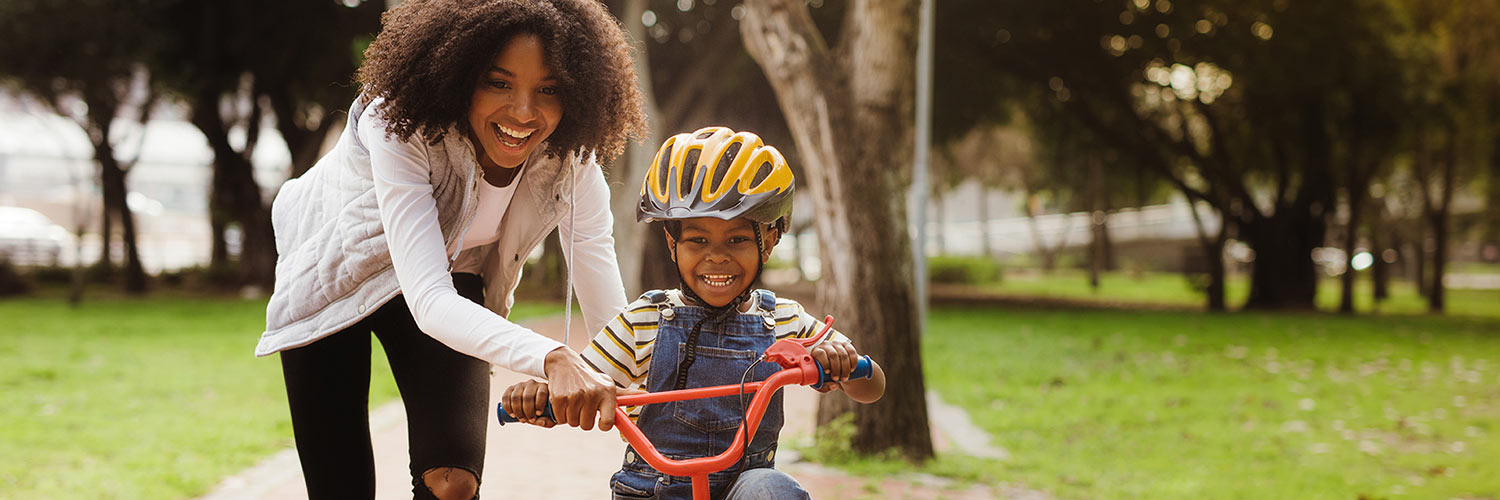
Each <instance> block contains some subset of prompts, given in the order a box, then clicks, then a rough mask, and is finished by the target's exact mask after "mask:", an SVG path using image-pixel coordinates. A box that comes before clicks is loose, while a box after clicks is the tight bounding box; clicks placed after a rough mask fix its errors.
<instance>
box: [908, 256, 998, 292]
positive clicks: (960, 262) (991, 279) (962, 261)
mask: <svg viewBox="0 0 1500 500" xmlns="http://www.w3.org/2000/svg"><path fill="white" fill-rule="evenodd" d="M1001 271H1002V269H1001V267H1000V263H999V262H996V261H995V259H991V258H988V257H960V256H953V255H938V256H933V257H928V258H927V276H928V279H929V280H931V281H932V282H933V283H953V284H967V285H983V284H991V283H999V282H1000V278H1001V277H1002V276H1003V274H1004V273H1003V272H1001Z"/></svg>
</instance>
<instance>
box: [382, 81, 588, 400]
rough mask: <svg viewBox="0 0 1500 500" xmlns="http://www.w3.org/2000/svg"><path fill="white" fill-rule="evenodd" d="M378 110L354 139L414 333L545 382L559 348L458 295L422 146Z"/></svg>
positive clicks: (557, 343)
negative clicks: (365, 152) (362, 149)
mask: <svg viewBox="0 0 1500 500" xmlns="http://www.w3.org/2000/svg"><path fill="white" fill-rule="evenodd" d="M378 104H379V102H377V103H373V104H371V105H370V106H368V107H367V108H366V111H365V113H364V115H363V116H361V117H360V123H359V126H358V130H357V133H358V134H359V139H360V141H361V142H362V143H364V144H365V145H366V147H367V148H368V149H369V151H370V168H371V171H372V174H373V176H374V179H375V197H376V200H377V202H378V204H379V209H380V221H381V224H382V225H383V227H384V229H385V237H386V244H387V246H389V248H390V252H391V262H392V264H393V265H394V266H395V269H396V279H397V280H398V281H399V282H400V284H401V292H402V294H403V295H405V300H406V304H407V307H408V308H409V309H410V310H411V314H412V317H413V318H414V319H415V320H416V322H417V326H418V327H419V328H421V329H422V331H423V332H425V333H426V334H428V335H431V336H432V337H433V338H435V339H437V340H438V341H440V342H442V343H443V344H444V345H447V346H448V347H450V348H452V349H453V350H455V351H458V352H462V353H464V354H468V355H470V356H474V357H476V358H479V359H483V360H485V361H488V362H490V363H493V364H496V365H499V366H501V367H504V368H507V369H510V370H514V371H518V372H521V373H526V374H529V375H534V376H538V377H541V376H545V374H546V369H545V368H544V363H543V360H544V358H545V356H546V355H547V354H548V353H549V352H551V351H553V350H556V349H558V348H560V347H562V344H561V343H559V342H557V341H555V340H552V339H549V338H547V337H543V336H541V335H538V334H536V333H535V332H532V331H531V330H529V329H526V328H524V327H521V326H520V325H517V324H515V323H511V322H510V321H508V320H506V319H505V318H502V317H500V316H499V315H497V314H495V313H493V312H491V311H490V310H488V309H485V308H484V307H483V306H480V305H478V304H475V303H473V302H470V301H469V300H467V299H465V298H463V297H462V296H460V295H459V294H458V291H457V290H456V289H455V288H454V287H453V279H452V276H451V275H450V274H449V271H448V264H449V260H448V253H447V248H446V246H445V245H444V242H443V235H442V231H441V229H440V228H439V226H438V211H437V202H436V200H435V199H434V198H433V192H432V184H431V181H430V167H429V166H428V157H427V148H426V146H425V142H423V141H424V139H423V138H422V137H420V136H413V137H412V138H411V140H409V141H400V140H398V139H396V138H395V137H387V136H386V132H385V122H384V121H383V120H381V119H379V116H378V112H377V111H376V110H377V108H378Z"/></svg>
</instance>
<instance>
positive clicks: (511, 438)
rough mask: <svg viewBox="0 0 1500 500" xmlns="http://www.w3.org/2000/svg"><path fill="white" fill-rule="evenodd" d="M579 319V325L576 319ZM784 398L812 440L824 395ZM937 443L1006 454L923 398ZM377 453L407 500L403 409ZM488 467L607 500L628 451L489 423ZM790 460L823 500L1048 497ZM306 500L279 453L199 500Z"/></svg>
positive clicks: (549, 327) (489, 494)
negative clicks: (871, 475)
mask: <svg viewBox="0 0 1500 500" xmlns="http://www.w3.org/2000/svg"><path fill="white" fill-rule="evenodd" d="M574 319H575V320H576V319H578V318H577V317H575V318H574ZM562 323H563V322H562V319H561V318H560V317H559V318H548V319H541V320H534V321H530V322H524V324H526V325H527V326H528V327H531V328H532V329H534V330H536V331H537V332H540V333H542V334H544V335H548V336H552V337H553V338H557V339H559V340H561V339H562ZM573 327H574V328H575V330H574V332H573V335H572V339H571V342H569V343H570V344H571V345H572V346H573V348H574V349H582V348H583V347H584V346H586V345H587V344H588V340H589V339H588V338H587V336H586V335H583V334H581V333H580V332H579V331H578V330H577V328H578V324H577V323H576V322H575V324H574V325H573ZM522 380H524V377H523V376H521V375H518V374H516V373H512V372H509V371H506V370H502V369H496V370H495V374H494V375H493V379H492V381H491V388H492V393H491V396H490V397H491V401H492V402H491V403H490V405H491V407H493V406H494V401H497V400H498V398H499V396H500V394H501V393H502V392H503V391H504V390H505V388H506V387H508V386H510V385H511V384H514V383H516V382H520V381H522ZM783 390H784V391H786V396H785V398H784V399H785V411H786V424H785V426H784V427H783V430H782V440H783V442H784V443H785V442H787V441H788V440H798V439H801V440H806V439H809V436H811V435H812V432H813V426H814V422H815V413H816V409H817V398H818V397H820V396H821V395H820V394H818V393H817V392H815V391H813V390H812V389H809V388H806V387H801V386H796V387H787V388H785V389H783ZM928 400H929V407H930V409H931V410H932V411H931V412H930V413H931V414H932V420H933V422H932V427H933V439H934V444H935V445H936V446H937V448H938V450H939V451H940V452H942V451H948V450H952V451H955V452H962V453H969V454H974V455H980V456H988V457H991V458H1001V459H1003V458H1004V457H1005V452H1004V451H1003V450H999V449H996V448H993V447H990V446H989V445H988V444H987V443H988V439H989V437H988V436H986V435H985V434H984V433H983V432H982V431H979V430H978V429H976V428H974V427H973V426H972V425H971V424H968V418H967V416H966V415H964V413H963V412H962V411H961V410H956V409H955V408H952V407H949V406H947V405H944V404H942V403H941V401H938V400H936V399H935V398H934V397H932V396H929V398H928ZM370 422H371V427H370V428H371V433H372V438H373V441H374V445H375V475H376V480H375V487H376V497H377V498H379V499H403V498H411V483H410V476H408V473H407V470H406V467H407V437H406V420H405V412H404V410H403V409H402V408H401V404H400V402H399V401H396V402H391V403H387V404H385V405H383V406H381V407H379V408H377V409H375V410H374V411H372V412H371V415H370ZM486 450H487V451H486V454H485V464H484V484H482V485H481V487H480V496H481V497H482V498H557V499H589V498H608V497H609V489H608V478H609V476H610V474H612V473H613V472H614V471H615V470H616V469H618V468H619V465H620V459H621V457H622V453H623V451H624V442H623V441H622V440H621V439H620V437H619V435H618V434H617V433H615V432H607V433H606V432H599V431H597V430H596V431H592V432H584V431H581V430H578V429H575V428H571V427H555V428H552V429H543V428H540V427H535V426H529V425H506V426H504V427H501V426H500V425H499V424H497V423H496V422H495V421H494V420H491V421H490V428H489V432H488V446H487V448H486ZM794 455H795V453H793V452H791V450H786V451H784V452H783V453H781V454H779V455H778V457H777V458H778V460H777V463H778V467H780V468H781V469H783V470H785V471H787V472H788V473H790V474H792V475H793V476H794V477H796V478H797V479H798V480H799V481H801V482H802V483H803V485H804V486H806V487H807V488H808V490H809V491H810V492H812V494H813V497H814V498H819V499H860V498H877V497H879V498H924V499H935V498H944V499H950V500H988V499H994V498H1001V497H1004V498H1028V499H1032V498H1046V495H1044V494H1040V493H1037V492H1031V491H1027V490H1022V489H1012V488H1005V487H989V486H983V485H972V486H967V487H960V486H956V485H954V484H951V483H950V482H947V481H943V480H941V479H937V478H930V477H918V476H913V477H899V478H886V479H883V480H874V479H867V478H855V477H849V476H846V475H844V474H843V473H841V472H839V471H837V470H834V469H830V468H826V467H821V466H818V465H817V464H812V463H807V462H798V461H795V456H794ZM305 498H307V491H306V489H305V487H304V486H303V478H302V471H301V469H300V466H299V465H298V462H297V453H296V451H295V450H292V449H287V450H283V451H281V452H279V453H277V454H276V455H274V456H272V457H271V458H268V459H266V460H265V461H263V462H262V463H261V464H259V465H257V466H255V467H253V468H251V469H248V470H246V471H244V472H242V473H240V474H237V475H235V476H233V477H230V478H228V479H225V480H224V481H222V482H221V483H220V484H219V485H218V487H216V488H215V490H214V491H213V492H211V493H209V494H208V495H206V496H204V497H202V500H271V499H275V500H301V499H305Z"/></svg>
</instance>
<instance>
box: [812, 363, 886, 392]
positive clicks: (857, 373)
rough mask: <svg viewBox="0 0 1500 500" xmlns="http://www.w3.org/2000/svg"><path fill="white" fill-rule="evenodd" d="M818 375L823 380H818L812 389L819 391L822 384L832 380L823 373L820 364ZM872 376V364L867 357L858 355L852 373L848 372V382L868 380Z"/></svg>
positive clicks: (873, 374)
mask: <svg viewBox="0 0 1500 500" xmlns="http://www.w3.org/2000/svg"><path fill="white" fill-rule="evenodd" d="M813 363H815V364H816V363H817V360H813ZM818 373H819V374H820V376H821V377H823V378H822V379H821V380H818V383H816V384H813V385H812V388H813V389H821V388H823V384H826V383H829V382H832V381H833V379H832V378H831V377H829V376H828V374H827V373H823V365H821V364H819V365H818ZM873 376H875V364H874V362H872V361H870V357H869V356H866V355H860V356H859V362H858V363H855V365H854V371H851V372H849V380H856V379H862V378H870V377H873Z"/></svg>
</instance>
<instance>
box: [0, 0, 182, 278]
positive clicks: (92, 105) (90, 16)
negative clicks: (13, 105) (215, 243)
mask: <svg viewBox="0 0 1500 500" xmlns="http://www.w3.org/2000/svg"><path fill="white" fill-rule="evenodd" d="M157 8H158V5H157V4H156V3H155V2H150V1H146V0H135V1H106V0H92V1H84V0H78V1H72V2H49V1H41V0H36V1H20V0H18V1H13V2H6V3H4V4H0V31H4V32H5V33H6V37H5V41H4V42H3V44H0V75H4V76H5V77H6V79H7V81H8V82H9V83H10V84H12V85H13V86H15V87H16V88H18V89H20V90H21V91H23V92H26V93H28V94H31V95H33V96H36V97H37V98H38V99H39V100H40V101H41V102H43V103H45V104H46V105H47V106H48V107H50V108H51V109H52V110H53V111H54V112H55V113H57V114H59V115H62V116H66V117H69V118H71V119H73V121H74V122H76V123H77V124H78V126H79V127H80V128H82V129H83V131H84V132H85V134H86V135H87V136H88V138H89V143H90V144H91V145H92V146H93V149H94V161H95V162H96V163H97V164H98V165H99V184H100V186H101V188H102V191H103V194H104V196H103V199H104V204H103V210H102V213H103V217H101V218H100V221H101V225H102V227H101V231H100V232H101V242H102V245H103V246H102V248H101V251H100V260H99V265H100V267H102V268H104V269H106V270H108V269H111V268H112V266H113V263H112V258H111V253H112V252H111V245H112V242H113V239H114V238H113V234H114V230H113V226H114V224H116V223H118V224H119V225H120V235H121V240H122V241H121V243H122V246H124V249H125V268H124V278H125V279H124V288H125V291H126V292H128V293H144V292H145V291H146V273H145V270H144V269H143V267H142V265H141V258H140V252H139V248H138V246H137V244H136V239H137V238H136V225H135V217H134V215H133V214H131V211H130V207H129V204H128V203H127V199H128V193H129V189H127V187H126V182H125V180H126V177H127V176H128V175H129V173H130V169H131V167H132V166H133V165H134V163H135V160H136V159H139V153H137V156H136V158H134V159H129V160H124V159H121V158H120V157H119V154H120V151H119V146H120V144H121V142H122V141H123V140H124V139H122V137H121V135H122V134H120V133H119V130H120V129H119V128H118V127H117V125H118V123H117V120H122V119H125V117H126V116H127V115H130V116H131V118H133V120H134V121H136V122H137V123H138V124H139V128H140V130H142V132H141V133H142V134H144V124H145V122H146V120H147V119H148V118H149V117H150V114H151V110H152V108H153V107H154V106H155V103H156V96H157V95H158V92H157V90H156V89H155V88H154V86H153V82H152V78H151V74H150V73H149V72H148V71H147V69H146V66H145V61H146V60H147V59H148V58H149V57H150V54H151V53H152V51H154V50H156V48H157V47H158V46H159V43H160V39H159V38H158V36H157V33H156V30H154V29H153V22H154V21H155V16H157V15H158V12H157V10H156V9H157ZM122 40H129V41H130V43H122V42H121V41H122ZM23 42H24V43H23ZM134 139H136V140H140V139H141V136H140V135H138V136H136V137H135V138H134ZM136 149H137V151H139V148H136Z"/></svg>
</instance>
